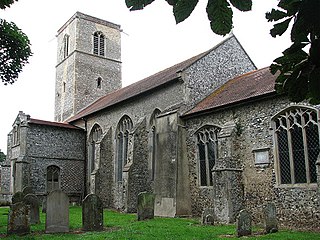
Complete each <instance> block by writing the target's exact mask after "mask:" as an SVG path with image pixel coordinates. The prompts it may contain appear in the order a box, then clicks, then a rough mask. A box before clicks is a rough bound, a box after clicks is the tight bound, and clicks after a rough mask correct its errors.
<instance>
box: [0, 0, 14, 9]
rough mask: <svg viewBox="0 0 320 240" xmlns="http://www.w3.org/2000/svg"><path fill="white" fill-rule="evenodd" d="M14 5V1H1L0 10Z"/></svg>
mask: <svg viewBox="0 0 320 240" xmlns="http://www.w3.org/2000/svg"><path fill="white" fill-rule="evenodd" d="M15 1H18V0H15ZM13 3H14V0H1V1H0V8H1V9H5V8H7V7H10V6H11V4H13Z"/></svg>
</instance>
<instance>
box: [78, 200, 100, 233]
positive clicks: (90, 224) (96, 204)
mask: <svg viewBox="0 0 320 240" xmlns="http://www.w3.org/2000/svg"><path fill="white" fill-rule="evenodd" d="M82 228H83V230H85V231H101V230H103V206H102V201H101V200H100V198H99V197H98V196H97V195H95V194H89V195H87V196H86V198H85V199H84V200H83V201H82Z"/></svg>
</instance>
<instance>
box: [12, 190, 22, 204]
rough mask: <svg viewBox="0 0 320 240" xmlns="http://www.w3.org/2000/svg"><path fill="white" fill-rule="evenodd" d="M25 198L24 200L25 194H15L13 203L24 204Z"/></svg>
mask: <svg viewBox="0 0 320 240" xmlns="http://www.w3.org/2000/svg"><path fill="white" fill-rule="evenodd" d="M23 198H24V194H23V192H16V193H15V194H13V196H12V199H11V202H12V204H15V203H18V202H23Z"/></svg>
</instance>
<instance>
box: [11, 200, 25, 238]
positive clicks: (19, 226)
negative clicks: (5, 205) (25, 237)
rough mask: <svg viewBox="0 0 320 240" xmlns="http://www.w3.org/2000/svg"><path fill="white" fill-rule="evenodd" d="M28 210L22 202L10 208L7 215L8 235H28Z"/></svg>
mask: <svg viewBox="0 0 320 240" xmlns="http://www.w3.org/2000/svg"><path fill="white" fill-rule="evenodd" d="M29 213H30V208H29V206H28V205H26V204H25V203H23V202H18V203H15V204H12V205H11V206H10V210H9V214H8V226H7V233H8V234H28V233H30V222H29V220H30V217H29Z"/></svg>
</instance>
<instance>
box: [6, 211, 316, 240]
mask: <svg viewBox="0 0 320 240" xmlns="http://www.w3.org/2000/svg"><path fill="white" fill-rule="evenodd" d="M8 210H9V208H0V223H1V224H0V238H1V237H4V238H5V239H50V240H55V239H59V240H60V239H137V240H138V239H139V240H143V239H146V240H149V239H186V240H187V239H190V240H191V239H221V240H229V239H235V238H236V236H235V229H236V228H235V226H234V225H217V226H205V225H200V224H199V221H198V220H195V219H190V218H155V219H153V220H148V221H137V217H136V215H135V214H123V213H118V212H115V211H110V210H105V211H104V214H103V215H104V226H105V230H104V231H101V232H83V231H82V230H81V226H82V217H81V207H77V206H75V207H70V209H69V221H70V224H69V225H70V233H65V234H45V233H44V229H45V214H43V213H41V214H40V219H41V223H40V224H36V225H32V226H31V234H29V235H25V236H21V237H19V236H15V235H12V236H7V237H6V236H5V234H6V231H7V227H6V224H7V220H8ZM259 232H261V229H260V228H254V234H255V235H253V236H251V237H246V239H262V240H263V239H278V240H287V239H299V240H309V239H320V233H310V232H297V231H286V230H281V231H280V232H277V233H274V234H271V235H270V234H269V235H259V234H258V233H259Z"/></svg>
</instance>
